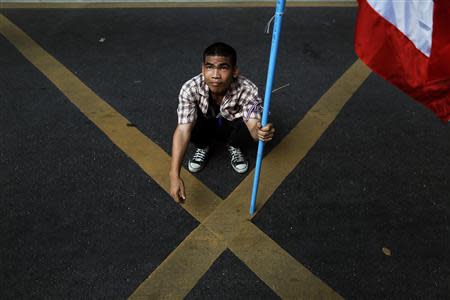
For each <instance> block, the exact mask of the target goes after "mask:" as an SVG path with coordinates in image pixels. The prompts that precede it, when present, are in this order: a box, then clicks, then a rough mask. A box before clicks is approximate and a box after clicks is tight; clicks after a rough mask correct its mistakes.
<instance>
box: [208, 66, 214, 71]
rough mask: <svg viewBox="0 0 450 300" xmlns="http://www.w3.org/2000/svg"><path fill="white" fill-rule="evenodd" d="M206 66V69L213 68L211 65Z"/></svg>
mask: <svg viewBox="0 0 450 300" xmlns="http://www.w3.org/2000/svg"><path fill="white" fill-rule="evenodd" d="M206 68H207V69H208V70H212V69H214V67H213V66H206Z"/></svg>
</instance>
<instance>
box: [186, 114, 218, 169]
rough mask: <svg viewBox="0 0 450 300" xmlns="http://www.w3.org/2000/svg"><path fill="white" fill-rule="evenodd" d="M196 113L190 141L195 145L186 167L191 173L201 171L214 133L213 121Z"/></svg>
mask: <svg viewBox="0 0 450 300" xmlns="http://www.w3.org/2000/svg"><path fill="white" fill-rule="evenodd" d="M214 121H215V120H214V119H213V120H208V119H206V118H205V117H204V116H203V114H202V113H200V112H199V113H198V116H197V121H196V122H195V125H194V128H193V130H192V133H191V140H190V141H191V143H193V144H194V146H195V147H196V149H195V152H194V155H193V156H192V158H191V159H190V160H189V162H188V169H189V171H190V172H192V173H196V172H199V171H201V170H202V169H203V168H204V167H205V166H206V163H207V161H208V154H209V151H210V145H211V142H212V140H213V138H214V134H215V123H214Z"/></svg>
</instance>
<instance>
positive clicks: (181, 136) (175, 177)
mask: <svg viewBox="0 0 450 300" xmlns="http://www.w3.org/2000/svg"><path fill="white" fill-rule="evenodd" d="M194 124H195V123H188V124H179V125H178V126H177V128H176V129H175V132H174V134H173V140H172V160H171V162H170V171H169V178H170V195H171V196H172V198H173V199H174V200H175V201H176V202H184V200H186V192H185V188H184V182H183V180H182V179H181V177H180V171H181V164H182V163H183V158H184V154H185V153H186V149H187V147H188V144H189V140H190V138H191V132H192V129H193V128H194Z"/></svg>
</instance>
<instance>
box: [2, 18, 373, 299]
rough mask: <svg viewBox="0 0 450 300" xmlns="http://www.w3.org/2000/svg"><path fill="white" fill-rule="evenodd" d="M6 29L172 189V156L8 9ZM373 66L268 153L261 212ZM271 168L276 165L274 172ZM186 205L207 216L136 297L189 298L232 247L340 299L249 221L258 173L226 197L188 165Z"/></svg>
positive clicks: (274, 284)
mask: <svg viewBox="0 0 450 300" xmlns="http://www.w3.org/2000/svg"><path fill="white" fill-rule="evenodd" d="M0 33H1V34H3V35H4V36H5V37H6V38H7V39H8V40H9V41H10V42H11V43H12V44H13V45H15V47H16V48H17V49H18V50H19V51H20V52H21V53H22V55H23V56H24V57H26V58H27V59H28V60H29V61H30V62H31V63H32V64H33V65H35V66H36V68H37V69H39V70H40V71H41V72H42V73H43V74H44V75H45V76H46V77H47V78H48V79H49V80H50V81H51V82H53V84H54V85H55V86H56V87H57V88H58V89H59V90H60V91H61V92H62V93H63V94H64V95H65V96H66V97H67V98H68V99H69V100H70V101H71V102H72V103H73V104H74V105H75V106H76V107H78V109H79V110H80V111H81V112H82V113H83V114H85V115H86V116H87V117H88V118H89V119H90V120H91V121H92V122H93V123H94V124H95V125H96V126H98V127H99V128H100V129H101V130H102V131H103V132H104V133H105V134H106V135H107V136H108V137H109V138H110V139H111V141H112V142H113V143H115V144H116V145H117V146H118V147H119V148H120V149H121V150H122V151H124V152H125V153H126V154H127V155H128V156H129V157H130V158H132V159H133V160H134V161H135V162H136V163H137V164H138V165H139V166H140V167H141V168H142V169H143V170H144V172H146V173H147V174H148V175H149V176H151V177H152V178H153V179H154V180H155V181H156V182H157V183H158V184H159V185H160V186H161V187H162V188H163V189H164V190H166V191H168V189H169V181H168V175H167V173H168V169H169V164H170V157H169V155H168V154H167V153H165V152H164V150H162V149H161V148H160V147H159V146H158V145H156V144H155V143H153V142H152V141H151V140H150V139H148V138H147V137H146V136H145V135H144V134H142V133H141V132H140V131H139V130H138V129H136V128H133V127H128V126H126V124H127V123H129V121H128V120H126V119H125V118H124V117H123V116H122V115H120V113H118V112H117V111H116V110H115V109H114V108H112V107H111V106H110V105H109V104H107V103H106V102H105V101H104V100H102V99H101V98H100V97H98V96H97V95H96V94H95V93H94V92H93V91H92V90H91V89H90V88H89V87H87V86H86V85H85V84H84V83H83V82H81V81H80V79H78V78H77V77H76V76H75V75H74V74H73V73H72V72H70V71H69V70H68V69H67V68H65V67H64V66H63V65H62V64H61V63H59V62H58V61H57V60H56V59H55V58H53V57H52V56H51V55H50V54H48V53H47V52H46V51H45V50H44V49H42V48H41V47H40V46H39V45H38V44H37V43H35V42H34V41H33V40H32V39H31V38H30V37H29V36H27V35H26V34H25V33H24V32H23V31H22V30H20V29H19V28H18V27H17V26H15V25H14V24H13V23H11V22H10V21H9V20H8V19H7V18H6V17H4V16H3V15H2V14H0ZM369 74H370V71H369V70H368V68H366V67H365V66H364V65H363V64H362V63H361V62H360V61H359V60H358V61H356V62H355V63H354V64H353V65H352V66H351V67H350V68H349V69H348V70H347V71H346V72H345V73H344V74H343V75H342V76H341V78H340V79H338V80H337V81H336V82H335V83H334V84H333V86H332V87H331V88H330V89H329V90H328V91H327V92H326V93H325V94H324V95H323V96H322V97H321V98H320V99H319V101H318V102H317V103H316V104H315V105H314V107H313V108H312V109H311V110H310V111H309V112H308V113H307V114H306V115H305V117H304V118H303V119H302V120H301V121H300V122H299V123H298V125H297V126H296V127H295V128H294V129H293V130H292V131H291V132H290V133H289V134H288V135H287V136H286V137H285V138H284V139H283V141H281V142H280V144H279V145H278V146H277V147H276V148H275V149H273V150H272V151H271V153H270V154H269V155H267V156H266V158H265V159H264V164H263V170H262V172H261V178H260V189H259V192H258V200H257V203H258V205H257V211H259V210H260V209H261V207H262V206H263V204H264V203H265V202H266V201H267V200H268V199H269V197H270V196H271V195H272V194H273V192H274V191H275V190H276V188H277V187H278V186H279V185H280V184H281V183H282V182H283V180H284V179H285V178H286V176H287V175H288V174H289V173H290V172H291V171H292V170H293V169H294V168H295V167H296V166H297V165H298V163H300V161H301V160H302V159H303V157H305V155H306V154H307V153H308V152H309V150H310V149H311V148H312V147H313V145H314V144H315V143H316V141H317V140H318V139H319V138H320V136H321V135H322V134H323V132H324V131H325V130H326V129H327V128H328V126H329V125H330V124H331V123H332V122H333V121H334V120H335V118H336V117H337V115H338V114H339V112H340V110H341V109H342V107H343V106H344V105H345V103H346V102H347V101H348V99H349V98H350V97H351V96H352V95H353V93H354V92H355V91H356V90H357V89H358V88H359V86H360V85H361V84H362V83H363V82H364V80H365V79H366V78H367V77H368V75H369ZM269 170H270V171H269ZM182 176H183V178H184V180H185V183H186V185H187V186H189V189H188V195H187V197H188V201H187V203H186V204H185V205H183V207H184V208H185V209H186V210H187V211H188V212H189V213H190V214H191V215H192V216H193V217H194V218H196V219H197V220H198V221H199V222H200V225H199V226H198V227H197V228H196V229H195V230H193V231H192V232H191V233H190V234H189V235H188V236H187V237H186V239H185V240H184V241H183V242H182V243H181V244H180V245H179V246H178V247H177V248H176V249H175V250H174V251H173V252H172V253H171V254H170V255H169V256H168V257H167V258H166V260H165V261H164V262H162V263H161V264H160V265H159V266H158V268H157V269H156V270H155V271H154V272H153V273H152V274H150V276H149V277H148V278H147V279H146V280H145V281H144V282H142V283H141V285H140V286H139V287H138V289H137V290H136V291H135V292H134V293H133V294H132V295H131V296H130V299H158V298H160V299H182V298H183V297H184V296H186V294H187V293H189V291H190V290H191V289H192V288H193V287H194V286H195V285H196V284H197V282H198V281H199V280H200V278H201V277H202V276H203V275H204V274H205V272H206V271H207V270H208V269H209V268H210V266H211V265H212V264H213V262H214V261H215V260H216V259H217V258H218V257H219V256H220V255H221V254H222V252H223V251H225V250H226V249H227V248H228V249H230V250H231V251H232V252H233V253H234V254H235V255H236V256H237V257H239V258H240V259H241V260H242V261H243V262H244V263H245V264H246V265H247V266H248V267H249V268H250V269H251V270H252V271H253V272H254V273H255V274H256V275H257V276H259V277H260V278H261V279H262V280H263V281H264V282H265V283H266V284H267V285H268V286H269V287H270V288H271V289H272V290H273V291H274V292H275V293H277V294H278V295H279V296H280V297H281V298H283V299H318V298H322V299H340V298H341V297H340V295H338V294H337V293H336V292H335V291H333V290H332V289H331V288H330V287H328V286H327V285H326V284H325V283H323V282H322V281H321V280H320V279H319V278H317V277H316V276H314V275H313V274H312V273H311V272H310V271H309V270H308V269H306V268H305V267H304V266H303V265H302V264H300V263H299V262H298V261H297V260H295V259H294V258H293V257H292V256H291V255H290V254H288V253H287V252H286V251H285V250H283V249H282V248H281V247H280V246H279V245H277V244H276V243H275V242H274V241H273V240H272V239H271V238H269V237H268V236H267V235H266V234H265V233H263V232H262V231H261V230H259V229H258V228H257V227H256V226H255V225H254V224H253V223H251V222H250V221H249V220H248V213H247V211H248V199H250V193H251V184H252V177H253V172H251V173H250V174H248V176H247V177H246V178H245V179H244V180H243V181H242V182H241V184H240V185H239V186H238V187H237V188H236V189H235V190H234V191H233V192H232V193H231V194H230V195H229V196H228V197H227V198H226V199H225V200H223V201H221V199H220V198H219V197H218V196H217V195H215V194H214V193H213V192H212V191H211V190H209V189H208V188H207V187H206V186H205V185H204V184H202V183H201V182H200V181H199V180H198V179H196V178H195V177H194V176H192V175H191V174H190V173H189V172H187V171H186V170H184V169H183V170H182Z"/></svg>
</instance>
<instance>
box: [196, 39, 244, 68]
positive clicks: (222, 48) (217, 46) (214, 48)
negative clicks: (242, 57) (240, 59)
mask: <svg viewBox="0 0 450 300" xmlns="http://www.w3.org/2000/svg"><path fill="white" fill-rule="evenodd" d="M207 56H223V57H229V58H230V61H231V65H232V66H233V67H235V66H236V63H237V55H236V50H234V49H233V47H231V46H230V45H227V44H225V43H222V42H218V43H214V44H212V45H210V46H208V48H206V49H205V51H203V63H204V62H205V59H206V57H207Z"/></svg>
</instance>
